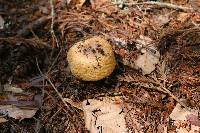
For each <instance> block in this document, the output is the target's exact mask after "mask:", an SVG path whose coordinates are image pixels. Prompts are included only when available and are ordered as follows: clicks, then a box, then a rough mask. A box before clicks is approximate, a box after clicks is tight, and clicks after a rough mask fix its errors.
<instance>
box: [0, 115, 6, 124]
mask: <svg viewBox="0 0 200 133" xmlns="http://www.w3.org/2000/svg"><path fill="white" fill-rule="evenodd" d="M7 121H8V120H6V119H5V118H3V117H0V124H1V123H4V122H7Z"/></svg>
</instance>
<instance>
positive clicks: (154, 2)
mask: <svg viewBox="0 0 200 133" xmlns="http://www.w3.org/2000/svg"><path fill="white" fill-rule="evenodd" d="M144 4H147V5H157V6H160V7H165V8H171V9H175V10H183V11H189V10H193V9H192V8H189V7H183V6H179V5H174V4H171V3H166V2H156V1H147V2H141V3H126V4H125V5H130V6H133V5H144Z"/></svg>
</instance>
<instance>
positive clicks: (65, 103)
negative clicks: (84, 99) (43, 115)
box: [36, 58, 72, 111]
mask: <svg viewBox="0 0 200 133" xmlns="http://www.w3.org/2000/svg"><path fill="white" fill-rule="evenodd" d="M36 65H37V67H38V70H39V72H40V74H41V75H42V76H43V77H44V78H45V79H46V80H47V81H48V82H49V83H50V84H51V86H52V87H53V89H54V90H55V91H56V93H57V94H58V96H59V98H60V99H61V100H62V102H63V103H64V105H65V106H66V107H67V108H68V109H69V110H70V111H72V110H71V109H70V107H69V106H68V105H67V102H66V101H65V100H64V98H63V97H62V95H61V94H60V92H59V91H58V90H57V88H56V87H55V86H54V84H53V83H52V82H51V80H50V79H49V78H48V76H46V75H44V74H43V73H42V71H41V70H40V67H39V64H38V61H37V58H36Z"/></svg>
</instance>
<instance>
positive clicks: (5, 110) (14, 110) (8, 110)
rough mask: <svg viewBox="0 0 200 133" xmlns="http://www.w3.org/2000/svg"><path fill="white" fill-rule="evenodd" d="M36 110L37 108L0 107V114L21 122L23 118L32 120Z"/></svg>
mask: <svg viewBox="0 0 200 133" xmlns="http://www.w3.org/2000/svg"><path fill="white" fill-rule="evenodd" d="M37 110H38V109H37V108H32V109H22V108H18V107H16V106H14V105H5V106H0V113H1V114H4V115H8V116H9V117H12V118H14V119H20V120H23V119H24V118H32V117H33V116H34V115H35V113H36V112H37Z"/></svg>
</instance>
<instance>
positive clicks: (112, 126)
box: [82, 99, 127, 133]
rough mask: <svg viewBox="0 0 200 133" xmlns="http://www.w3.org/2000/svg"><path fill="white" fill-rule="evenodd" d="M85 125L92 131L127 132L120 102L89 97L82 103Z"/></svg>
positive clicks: (103, 132)
mask: <svg viewBox="0 0 200 133" xmlns="http://www.w3.org/2000/svg"><path fill="white" fill-rule="evenodd" d="M82 107H83V111H84V117H85V126H86V128H87V129H88V130H89V131H90V132H91V133H97V132H98V133H127V128H126V122H125V119H124V112H123V109H122V107H121V105H120V104H116V103H114V102H110V101H106V100H104V101H99V100H95V99H88V100H85V101H83V103H82Z"/></svg>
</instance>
